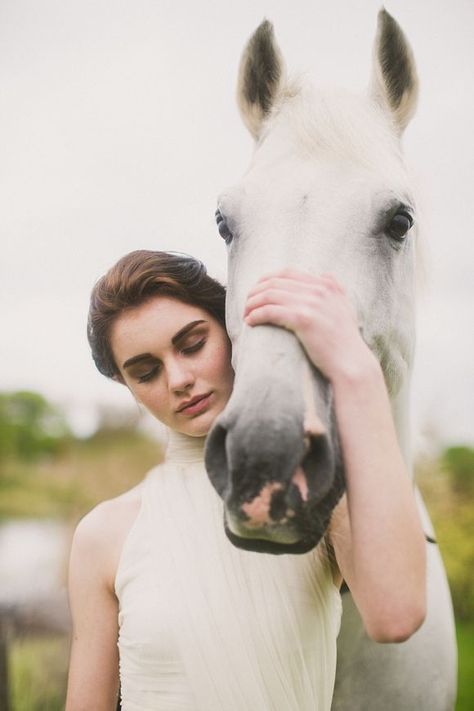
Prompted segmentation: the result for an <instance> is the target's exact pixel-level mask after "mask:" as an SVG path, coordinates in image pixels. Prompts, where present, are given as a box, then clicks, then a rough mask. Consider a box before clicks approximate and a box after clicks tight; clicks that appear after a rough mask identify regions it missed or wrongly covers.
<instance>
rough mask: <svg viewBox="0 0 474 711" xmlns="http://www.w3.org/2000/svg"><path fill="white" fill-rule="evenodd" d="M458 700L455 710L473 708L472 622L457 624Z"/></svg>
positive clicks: (469, 709) (473, 663) (473, 636)
mask: <svg viewBox="0 0 474 711" xmlns="http://www.w3.org/2000/svg"><path fill="white" fill-rule="evenodd" d="M456 635H457V639H458V655H459V660H458V664H459V669H458V680H459V682H458V683H459V686H458V700H457V703H456V711H472V709H474V683H473V679H474V624H473V623H471V624H464V625H461V624H458V625H457V626H456Z"/></svg>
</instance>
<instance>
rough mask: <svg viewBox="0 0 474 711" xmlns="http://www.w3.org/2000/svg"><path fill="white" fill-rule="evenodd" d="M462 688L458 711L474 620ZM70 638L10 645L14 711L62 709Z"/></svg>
mask: <svg viewBox="0 0 474 711" xmlns="http://www.w3.org/2000/svg"><path fill="white" fill-rule="evenodd" d="M457 638H458V645H459V689H458V700H457V704H456V711H472V709H474V685H473V683H472V680H473V679H474V624H464V625H463V624H458V625H457ZM68 656H69V640H68V639H66V638H64V637H44V638H37V639H31V638H22V639H17V640H15V641H14V642H13V643H12V644H11V646H10V658H9V668H10V699H11V705H12V707H11V711H61V710H62V709H63V708H64V699H65V693H66V674H67V661H68Z"/></svg>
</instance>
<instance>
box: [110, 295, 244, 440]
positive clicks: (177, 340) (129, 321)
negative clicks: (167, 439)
mask: <svg viewBox="0 0 474 711" xmlns="http://www.w3.org/2000/svg"><path fill="white" fill-rule="evenodd" d="M110 340H111V346H112V352H113V354H114V358H115V362H116V364H117V366H118V368H119V370H120V373H121V375H122V378H123V380H124V382H125V384H126V385H127V386H128V387H129V389H130V390H131V391H132V393H133V394H134V395H135V397H136V399H137V400H139V402H141V403H143V405H144V406H145V407H146V408H147V410H148V411H149V412H151V414H152V415H154V416H155V417H156V418H157V419H158V420H160V421H161V422H163V423H164V424H165V425H167V426H168V427H171V428H172V429H173V430H177V431H178V432H183V433H185V434H188V435H193V436H201V435H205V434H207V433H208V432H209V430H210V428H211V426H212V424H213V422H214V420H215V418H216V417H217V415H218V414H219V413H220V412H221V410H223V409H224V407H225V405H226V403H227V400H228V399H229V397H230V394H231V392H232V385H233V379H234V373H233V370H232V367H231V363H230V343H229V339H228V337H227V334H226V332H225V330H224V329H223V328H222V326H221V325H220V324H219V322H218V321H216V320H215V319H214V318H213V317H212V316H210V314H208V313H207V311H204V310H203V309H201V308H199V307H197V306H192V305H190V304H184V303H183V302H181V301H178V300H177V299H173V298H169V297H166V296H156V297H152V298H151V299H150V300H149V301H146V302H145V303H143V304H141V305H140V306H137V307H136V308H132V309H130V310H128V311H125V312H124V313H122V314H121V315H120V316H119V317H118V318H117V319H116V320H115V322H114V324H113V326H112V330H111V336H110Z"/></svg>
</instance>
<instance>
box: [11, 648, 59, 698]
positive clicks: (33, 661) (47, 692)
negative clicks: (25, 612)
mask: <svg viewBox="0 0 474 711" xmlns="http://www.w3.org/2000/svg"><path fill="white" fill-rule="evenodd" d="M68 657H69V640H68V639H66V638H64V637H39V638H36V639H31V638H28V637H26V638H20V639H17V640H15V641H14V642H13V643H12V644H11V645H10V654H9V672H10V673H9V677H10V703H11V711H62V709H64V701H65V698H66V679H67V659H68Z"/></svg>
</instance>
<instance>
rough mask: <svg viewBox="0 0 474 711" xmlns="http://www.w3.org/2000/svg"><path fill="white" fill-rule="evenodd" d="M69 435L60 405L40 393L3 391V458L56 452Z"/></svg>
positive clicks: (0, 398)
mask: <svg viewBox="0 0 474 711" xmlns="http://www.w3.org/2000/svg"><path fill="white" fill-rule="evenodd" d="M70 436H71V432H70V429H69V427H68V425H67V422H66V419H65V417H64V415H63V414H62V413H61V411H60V410H59V408H57V407H56V406H54V405H52V404H51V403H50V402H48V401H47V400H46V398H44V397H43V396H42V395H40V394H39V393H34V392H29V391H19V392H10V393H0V462H5V460H7V459H9V458H12V457H14V458H18V459H20V460H23V461H33V460H35V459H37V458H38V457H41V456H44V455H48V454H49V455H51V454H56V453H57V452H58V451H59V450H60V448H61V447H62V445H63V444H64V443H65V441H67V440H68V439H69V438H70Z"/></svg>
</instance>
